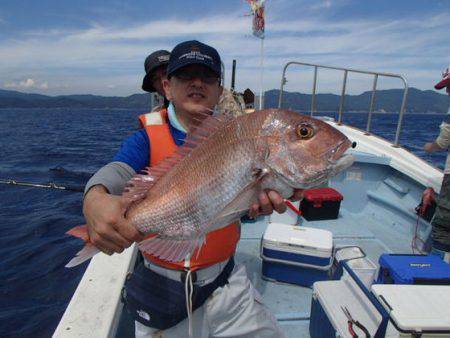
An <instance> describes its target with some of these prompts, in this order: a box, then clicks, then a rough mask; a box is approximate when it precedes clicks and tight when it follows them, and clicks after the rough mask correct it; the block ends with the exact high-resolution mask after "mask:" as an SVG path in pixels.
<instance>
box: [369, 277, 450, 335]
mask: <svg viewBox="0 0 450 338" xmlns="http://www.w3.org/2000/svg"><path fill="white" fill-rule="evenodd" d="M372 292H373V293H374V294H375V296H376V297H377V299H378V300H379V301H380V303H381V304H382V305H383V306H384V308H385V309H386V310H387V311H388V312H390V316H391V319H392V320H393V321H394V323H395V325H396V326H397V327H398V328H399V329H400V330H403V331H416V332H419V331H445V332H450V306H449V305H448V304H450V286H446V285H399V284H374V285H372Z"/></svg>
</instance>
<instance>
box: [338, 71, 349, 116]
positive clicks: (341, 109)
mask: <svg viewBox="0 0 450 338" xmlns="http://www.w3.org/2000/svg"><path fill="white" fill-rule="evenodd" d="M347 74H348V70H345V71H344V80H343V82H342V92H341V100H340V103H339V119H338V124H342V113H343V111H344V102H345V87H346V86H347Z"/></svg>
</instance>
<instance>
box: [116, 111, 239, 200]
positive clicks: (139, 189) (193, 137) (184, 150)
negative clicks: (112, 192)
mask: <svg viewBox="0 0 450 338" xmlns="http://www.w3.org/2000/svg"><path fill="white" fill-rule="evenodd" d="M205 115H206V117H205V118H204V119H198V118H194V119H193V120H194V122H195V123H196V125H198V126H197V127H195V129H194V131H193V132H192V133H191V134H189V135H188V136H187V137H186V139H185V142H184V144H183V145H182V146H181V147H179V148H178V149H177V150H176V151H175V152H174V153H173V155H171V156H169V157H167V158H165V159H164V160H163V161H161V162H160V163H158V164H157V165H156V166H154V167H146V168H145V169H144V170H142V171H141V172H140V173H139V174H136V175H135V176H133V177H132V178H131V179H130V180H129V181H128V183H127V184H126V186H125V189H124V192H123V194H122V202H123V205H124V207H125V209H128V208H129V207H130V206H131V205H132V204H134V203H138V202H139V201H141V200H142V199H144V198H145V197H146V196H147V193H148V191H149V190H150V189H151V188H152V187H153V186H154V185H155V184H156V182H157V181H158V180H159V179H160V178H161V177H162V176H164V175H165V174H166V173H167V172H168V171H170V170H171V169H172V168H174V167H175V166H176V165H178V164H179V163H180V162H181V161H182V160H183V159H184V158H186V157H187V156H188V155H189V154H190V153H191V152H192V151H193V150H194V149H195V148H197V147H198V146H199V145H201V144H202V143H204V142H205V141H206V140H208V138H209V137H211V135H213V134H214V133H215V132H217V130H219V129H220V128H221V127H222V126H223V125H225V124H227V123H228V122H230V121H231V120H233V119H234V117H233V116H230V115H216V116H212V115H208V114H206V113H205ZM200 116H201V115H200Z"/></svg>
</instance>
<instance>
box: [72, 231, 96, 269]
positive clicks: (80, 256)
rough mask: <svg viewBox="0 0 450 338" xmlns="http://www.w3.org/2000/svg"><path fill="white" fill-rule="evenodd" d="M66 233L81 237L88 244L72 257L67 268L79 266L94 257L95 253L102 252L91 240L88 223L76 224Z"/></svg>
mask: <svg viewBox="0 0 450 338" xmlns="http://www.w3.org/2000/svg"><path fill="white" fill-rule="evenodd" d="M66 234H68V235H71V236H74V237H78V238H81V239H82V240H83V241H85V242H86V245H85V246H84V247H83V249H81V250H80V251H79V252H78V253H77V254H76V255H75V257H74V258H72V259H71V260H70V261H69V263H67V264H66V268H72V267H74V266H77V265H79V264H81V263H83V262H85V261H87V260H88V259H90V258H92V257H93V256H94V255H96V254H97V253H99V252H100V250H99V249H97V248H96V247H95V246H94V245H93V244H92V243H91V242H90V241H89V233H88V230H87V225H86V224H83V225H79V226H76V227H74V228H72V229H70V230H69V231H67V232H66Z"/></svg>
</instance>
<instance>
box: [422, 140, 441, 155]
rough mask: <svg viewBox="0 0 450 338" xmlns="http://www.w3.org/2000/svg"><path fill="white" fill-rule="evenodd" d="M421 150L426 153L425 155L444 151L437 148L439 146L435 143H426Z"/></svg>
mask: <svg viewBox="0 0 450 338" xmlns="http://www.w3.org/2000/svg"><path fill="white" fill-rule="evenodd" d="M423 149H424V150H425V151H426V152H427V153H433V152H435V151H441V150H444V149H442V148H441V147H439V145H438V144H437V143H436V142H428V143H425V146H424V147H423Z"/></svg>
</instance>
